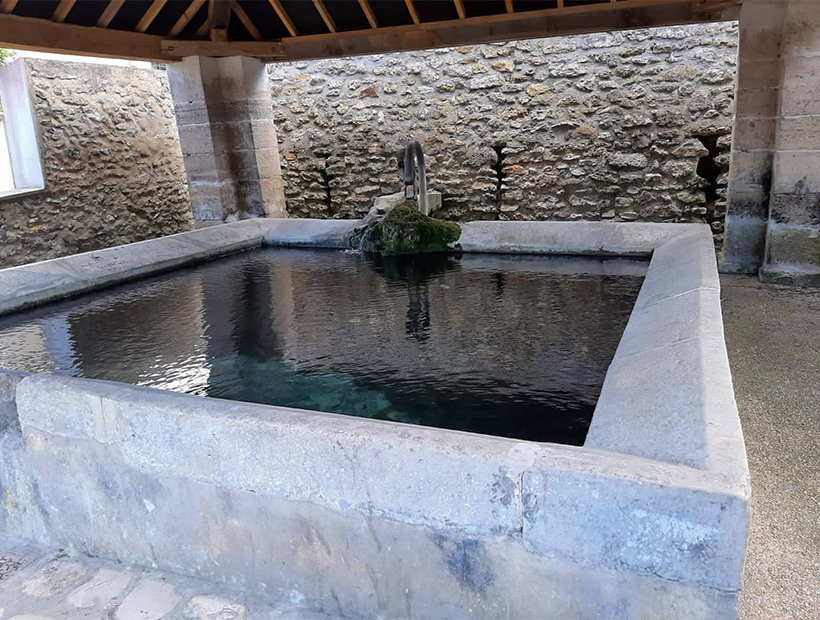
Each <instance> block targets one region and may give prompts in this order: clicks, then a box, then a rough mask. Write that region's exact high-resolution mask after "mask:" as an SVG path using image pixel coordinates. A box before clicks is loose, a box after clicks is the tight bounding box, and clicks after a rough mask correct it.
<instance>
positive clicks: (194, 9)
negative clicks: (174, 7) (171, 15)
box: [168, 0, 205, 37]
mask: <svg viewBox="0 0 820 620" xmlns="http://www.w3.org/2000/svg"><path fill="white" fill-rule="evenodd" d="M203 4H205V0H194V1H193V2H191V3H190V4H189V5H188V8H187V9H185V11H183V13H182V15H180V17H179V19H178V20H177V23H175V24H174V27H173V28H171V30H170V31H169V32H168V36H169V37H176V36H178V35H179V33H180V32H182V31H183V30H185V26H187V25H188V24H189V23H191V20H192V19H193V18H194V15H196V14H197V13H198V12H199V9H201V8H202V5H203Z"/></svg>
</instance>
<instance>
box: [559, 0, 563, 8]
mask: <svg viewBox="0 0 820 620" xmlns="http://www.w3.org/2000/svg"><path fill="white" fill-rule="evenodd" d="M558 8H559V9H563V8H564V0H558Z"/></svg>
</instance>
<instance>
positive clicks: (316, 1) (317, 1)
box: [313, 0, 336, 32]
mask: <svg viewBox="0 0 820 620" xmlns="http://www.w3.org/2000/svg"><path fill="white" fill-rule="evenodd" d="M313 6H315V7H316V10H317V11H318V12H319V15H321V16H322V20H323V21H324V22H325V26H327V29H328V30H329V31H330V32H336V22H334V21H333V17H331V15H330V13H329V12H328V10H327V7H326V6H325V3H324V2H322V0H313Z"/></svg>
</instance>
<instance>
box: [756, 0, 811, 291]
mask: <svg viewBox="0 0 820 620" xmlns="http://www.w3.org/2000/svg"><path fill="white" fill-rule="evenodd" d="M784 13H785V15H784V18H783V39H782V42H781V46H780V56H781V61H782V66H783V77H782V85H781V88H780V108H779V111H778V118H777V128H776V138H775V152H774V163H773V166H772V187H771V197H770V199H769V218H768V222H767V230H766V250H765V255H764V261H763V266H762V267H761V269H760V278H761V279H762V280H764V281H772V282H775V281H776V282H783V283H797V284H814V285H820V2H818V0H790V1H789V2H788V6H787V7H786V8H785V9H784Z"/></svg>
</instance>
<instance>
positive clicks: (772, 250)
mask: <svg viewBox="0 0 820 620" xmlns="http://www.w3.org/2000/svg"><path fill="white" fill-rule="evenodd" d="M766 250H767V254H766V263H765V267H766V268H767V269H768V270H769V271H772V270H774V269H776V268H778V266H780V267H779V268H780V269H783V266H784V265H794V266H803V268H804V269H806V268H809V269H810V268H814V269H816V270H818V271H820V225H818V224H815V225H814V226H809V225H804V226H800V225H796V224H779V223H770V224H769V228H768V231H767V245H766Z"/></svg>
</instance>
